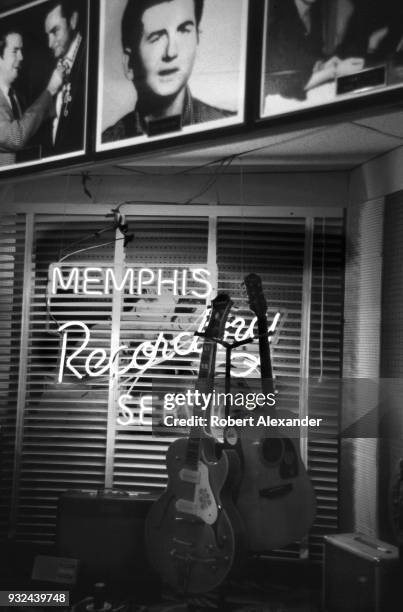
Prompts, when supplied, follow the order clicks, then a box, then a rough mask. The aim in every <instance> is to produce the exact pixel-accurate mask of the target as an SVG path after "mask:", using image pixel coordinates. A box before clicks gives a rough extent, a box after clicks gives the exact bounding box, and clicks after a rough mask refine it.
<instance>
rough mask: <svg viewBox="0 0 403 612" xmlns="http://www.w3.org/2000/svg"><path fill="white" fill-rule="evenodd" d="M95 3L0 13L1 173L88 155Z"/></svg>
mask: <svg viewBox="0 0 403 612" xmlns="http://www.w3.org/2000/svg"><path fill="white" fill-rule="evenodd" d="M89 10H90V9H89V1H88V0H60V2H53V0H34V1H31V2H25V3H20V4H19V6H18V7H17V8H13V9H9V10H7V11H2V12H1V13H0V51H2V53H0V173H1V172H2V171H6V170H17V169H18V170H19V169H20V168H21V169H22V168H25V169H27V168H28V169H31V168H32V167H35V166H39V167H42V165H43V164H48V163H51V162H61V163H62V164H63V163H64V161H65V160H69V159H70V158H76V157H78V156H81V155H84V154H85V153H86V145H87V143H86V140H87V116H88V112H87V106H88V101H87V97H88V96H87V90H88V87H87V81H88V33H89Z"/></svg>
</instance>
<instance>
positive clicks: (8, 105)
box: [0, 26, 64, 166]
mask: <svg viewBox="0 0 403 612" xmlns="http://www.w3.org/2000/svg"><path fill="white" fill-rule="evenodd" d="M22 62H23V38H22V35H21V33H20V32H18V31H15V29H13V28H12V27H11V26H9V27H3V29H2V30H1V31H0V165H1V166H6V165H10V164H14V163H15V162H16V161H18V159H16V154H17V152H18V151H21V150H22V149H24V148H25V146H26V145H27V143H28V141H29V140H30V139H31V137H32V136H33V135H34V134H35V133H36V131H37V130H38V128H39V127H40V125H41V124H42V122H43V121H44V120H45V119H47V118H48V117H50V116H52V114H53V110H54V96H56V95H57V93H58V91H59V90H60V89H61V87H62V84H63V78H64V67H63V66H58V67H57V68H56V69H55V70H54V71H53V73H52V75H51V77H50V80H49V82H48V85H47V87H46V88H45V90H44V91H43V92H42V93H41V94H40V96H39V97H38V98H37V99H36V100H35V101H34V102H33V103H32V104H31V105H30V106H29V107H28V108H27V109H26V110H25V111H24V110H23V107H22V103H21V100H20V98H19V97H18V94H17V92H16V90H15V89H14V84H15V81H16V80H17V77H18V76H19V74H20V71H21V67H22Z"/></svg>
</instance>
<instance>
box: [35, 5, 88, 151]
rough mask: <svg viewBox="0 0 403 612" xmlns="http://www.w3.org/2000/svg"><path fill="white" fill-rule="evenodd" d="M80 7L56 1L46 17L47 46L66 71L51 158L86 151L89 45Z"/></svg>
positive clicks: (50, 140)
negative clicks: (81, 26) (86, 78)
mask: <svg viewBox="0 0 403 612" xmlns="http://www.w3.org/2000/svg"><path fill="white" fill-rule="evenodd" d="M78 6H79V2H78V1H77V0H54V1H53V2H50V4H49V7H47V11H46V16H45V24H44V26H45V32H46V35H47V39H48V46H49V48H50V50H51V52H52V54H53V57H54V59H55V60H56V62H57V64H58V65H63V66H64V69H65V82H64V84H63V87H62V89H61V90H60V91H59V93H58V95H57V96H56V116H55V118H54V119H53V121H52V122H51V124H50V125H49V126H48V133H47V141H48V142H47V144H48V154H49V155H60V154H63V153H69V152H73V151H81V150H82V149H83V148H84V129H85V114H86V108H85V63H86V62H85V59H86V44H85V40H84V37H83V34H82V32H81V30H80V13H79V9H78Z"/></svg>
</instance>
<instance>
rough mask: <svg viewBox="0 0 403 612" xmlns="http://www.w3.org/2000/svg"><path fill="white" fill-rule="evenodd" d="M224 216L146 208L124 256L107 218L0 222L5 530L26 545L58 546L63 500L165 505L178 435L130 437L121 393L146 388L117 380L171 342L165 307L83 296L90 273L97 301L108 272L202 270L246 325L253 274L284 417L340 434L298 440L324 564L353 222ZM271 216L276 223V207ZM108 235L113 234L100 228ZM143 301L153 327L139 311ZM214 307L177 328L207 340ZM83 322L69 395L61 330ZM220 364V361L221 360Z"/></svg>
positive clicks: (162, 371) (192, 301) (179, 371)
mask: <svg viewBox="0 0 403 612" xmlns="http://www.w3.org/2000/svg"><path fill="white" fill-rule="evenodd" d="M222 210H223V213H222V215H221V216H217V215H216V213H217V211H216V210H214V214H212V213H211V214H209V213H208V212H206V214H205V215H204V216H199V217H184V216H175V211H174V210H173V209H172V208H170V209H169V213H170V215H168V214H165V216H162V214H157V213H155V214H151V213H150V211H144V215H143V216H140V215H138V214H137V215H136V214H134V213H135V211H134V209H130V211H129V213H130V214H127V216H126V222H127V223H128V225H129V228H130V232H132V233H133V234H134V240H132V241H131V242H128V243H127V245H126V248H124V247H123V240H122V238H123V236H122V235H121V234H120V233H119V231H117V232H116V235H115V232H114V230H113V228H112V226H111V224H110V222H109V220H108V219H105V217H104V216H103V215H102V214H98V213H96V214H90V213H86V214H81V215H73V214H71V215H70V214H65V215H63V216H61V215H57V214H52V215H49V214H41V213H30V214H27V215H18V216H16V215H15V216H10V217H6V218H4V219H3V220H2V233H1V236H0V270H1V274H2V275H3V278H4V279H5V281H6V282H5V284H4V283H3V284H2V288H1V300H2V303H3V305H4V309H3V311H4V312H3V314H2V318H1V319H0V325H1V327H0V331H1V334H2V337H3V338H4V342H2V345H1V347H0V350H1V354H0V358H1V371H0V372H1V378H0V384H1V389H2V391H4V394H3V395H5V396H6V401H2V403H1V404H0V419H1V424H2V433H3V442H2V445H3V453H2V454H3V469H2V477H1V482H0V487H1V492H2V493H3V495H2V499H3V501H2V502H1V503H2V505H1V506H0V528H1V529H2V530H3V532H5V531H6V530H7V529H8V528H9V526H10V525H11V527H12V528H14V529H15V532H16V535H17V538H18V539H20V540H23V541H30V542H52V541H54V538H55V523H56V504H57V499H58V496H59V494H60V493H61V492H63V491H65V490H68V489H100V488H103V487H105V486H107V487H114V488H117V489H122V490H127V491H129V492H130V491H139V490H142V491H151V492H153V493H155V494H157V493H158V492H159V491H160V490H161V489H162V488H163V487H164V486H165V483H166V473H165V465H164V460H165V452H166V449H167V446H168V444H169V441H170V439H172V438H170V439H167V440H163V442H162V441H161V440H160V439H156V438H153V437H152V436H151V433H150V431H149V430H147V428H144V427H137V426H130V427H125V426H124V425H120V424H119V423H118V422H117V416H118V415H119V411H118V399H119V397H120V395H121V394H122V393H123V394H124V393H127V392H128V391H130V390H131V389H132V384H133V380H134V379H136V376H135V374H136V372H134V371H133V370H130V369H129V371H127V372H125V373H123V374H122V373H121V371H122V370H124V368H125V365H128V363H129V360H130V359H131V356H130V353H131V352H133V347H138V346H139V343H141V342H145V341H152V340H153V339H155V338H156V337H157V336H158V334H159V333H163V334H165V338H166V339H167V341H168V342H169V340H170V338H172V337H173V336H172V334H173V330H172V323H171V318H169V317H167V310H166V303H165V302H164V300H156V299H155V295H153V293H152V290H151V289H150V290H147V287H145V290H144V291H143V292H142V293H141V294H137V295H133V293H131V292H130V291H129V290H128V287H127V286H126V285H125V289H124V291H116V289H115V290H114V289H113V282H112V284H111V291H109V292H107V293H105V292H100V293H97V292H94V291H93V292H87V294H86V295H83V292H82V287H83V282H84V279H85V276H84V270H85V269H86V268H88V267H91V268H92V269H95V270H93V271H92V272H91V276H90V278H91V279H92V284H91V285H87V287H89V286H90V287H91V289H93V290H96V288H97V287H98V285H97V283H98V280H99V279H100V278H103V279H105V274H106V270H113V274H114V275H115V277H114V278H115V280H116V279H117V280H116V283H117V285H119V282H123V280H124V279H125V278H126V279H127V278H128V277H125V274H126V272H127V270H129V269H133V270H135V271H136V270H139V269H140V268H147V269H151V270H156V269H165V270H169V269H174V268H175V269H176V268H177V269H180V270H183V269H185V268H189V269H191V268H192V267H193V268H194V267H206V268H207V269H208V270H209V271H210V272H211V278H210V280H211V284H212V286H213V288H218V290H219V291H225V292H228V293H229V294H230V297H231V299H232V300H233V302H234V310H233V316H240V317H243V318H244V319H245V322H246V324H248V323H250V321H251V320H252V318H253V316H254V315H253V313H252V312H251V311H250V309H249V307H248V299H247V296H246V295H245V292H244V290H243V288H242V280H243V278H244V276H245V275H246V274H247V273H249V272H255V273H257V274H259V275H260V276H261V278H262V282H263V288H264V292H265V296H266V300H267V302H268V318H269V320H270V319H271V318H272V317H273V316H274V314H275V313H276V311H280V312H281V313H282V317H281V324H280V331H279V332H278V334H277V336H276V338H275V340H274V342H273V343H272V360H273V366H274V374H275V377H276V384H277V388H278V391H279V396H280V397H282V401H283V402H284V403H283V407H286V408H287V409H290V410H293V411H294V412H300V413H302V412H303V413H305V412H306V413H308V412H309V415H311V414H312V415H314V416H323V418H326V420H327V425H328V428H329V433H330V434H331V435H330V436H329V437H326V439H321V438H320V437H319V438H318V439H315V437H310V438H309V439H308V440H307V439H306V438H305V439H304V438H303V442H302V447H301V448H302V454H303V456H304V458H305V461H306V463H307V465H308V467H309V470H310V475H311V478H312V480H313V483H314V486H315V490H316V495H317V502H318V509H317V518H316V521H315V525H314V527H313V529H312V531H311V535H310V540H309V553H310V554H311V556H312V557H313V558H318V557H319V556H320V555H321V537H322V535H323V534H324V533H329V532H332V531H335V530H336V529H337V509H338V508H337V500H338V446H337V438H336V436H335V434H336V433H337V430H338V417H339V414H338V410H339V405H338V402H337V391H336V390H335V389H334V388H333V386H332V384H331V383H329V382H328V377H337V376H339V373H340V368H341V326H342V296H343V276H344V262H343V250H344V245H343V223H342V218H341V217H340V216H339V211H336V213H335V214H334V216H333V217H327V218H322V217H318V218H317V219H312V218H306V217H304V216H301V217H298V218H297V217H290V218H282V217H278V216H277V217H269V216H267V217H265V218H261V216H259V217H253V216H251V217H250V218H244V217H242V218H241V217H237V216H236V213H237V211H236V208H235V207H234V208H232V207H231V209H230V208H229V207H222ZM220 212H221V209H219V213H220ZM262 212H264V213H265V214H266V215H270V208H267V209H264V211H263V210H262ZM230 214H231V215H233V216H229V215H230ZM108 224H109V228H108V231H103V230H105V229H106V228H107V227H108ZM52 264H58V265H59V267H60V268H61V269H63V273H65V274H64V276H63V278H64V280H66V279H68V278H69V275H70V273H71V272H72V270H74V269H76V270H77V272H76V274H77V275H78V276H77V279H78V280H77V282H78V288H79V290H78V291H77V292H75V288H74V282H73V281H72V282H71V283H70V284H69V283H68V282H67V281H66V286H65V287H64V288H63V287H61V286H59V287H58V290H57V292H55V293H53V291H52V286H51V283H50V280H51V278H50V276H49V275H50V271H51V268H50V266H51V265H52ZM135 273H136V272H135ZM108 274H109V273H108ZM71 278H72V279H73V280H74V277H71ZM110 278H111V277H110ZM170 278H171V277H170ZM97 279H98V280H97ZM119 279H120V280H119ZM189 282H190V285H188V288H189V287H191V282H192V281H191V280H190V281H189ZM140 300H143V301H144V302H145V306H147V315H140V314H139V308H138V307H139V301H140ZM205 302H206V300H205V299H204V298H203V297H200V296H197V295H196V296H195V295H193V296H192V295H190V294H189V292H188V293H187V294H185V295H182V296H181V297H180V298H179V299H178V300H177V301H176V304H175V319H177V318H178V319H180V325H181V326H182V327H181V329H188V330H191V331H192V332H193V331H194V330H195V329H196V327H197V322H198V321H199V319H200V313H201V312H203V311H204V309H205ZM150 305H153V307H151V308H150V307H149V306H150ZM72 321H80V322H81V323H82V324H85V325H86V327H87V329H88V331H89V334H90V341H89V344H88V346H87V347H85V348H83V349H82V350H81V351H80V353H79V354H78V355H77V357H76V359H75V362H74V364H75V368H76V372H77V373H78V374H79V376H82V378H80V377H79V376H77V375H76V374H74V372H73V371H71V369H69V368H68V367H66V368H65V370H64V373H63V381H62V382H60V381H59V380H58V377H59V374H60V364H61V350H62V343H61V337H60V334H59V333H58V332H57V330H58V327H59V326H60V325H63V324H66V323H69V322H72ZM199 322H200V321H199ZM229 337H230V338H231V334H229ZM83 338H84V328H83V327H79V326H75V327H74V326H72V327H71V328H70V333H69V336H68V342H67V345H66V347H67V350H70V351H71V348H72V347H77V346H81V345H82V344H83ZM69 343H70V344H69ZM123 344H125V345H127V347H128V349H127V350H121V351H120V352H119V353H118V355H117V357H116V358H115V359H112V360H111V361H110V368H109V369H107V370H105V372H104V375H102V376H97V377H89V376H88V375H87V374H86V373H85V363H86V359H87V358H88V355H89V352H90V350H93V349H94V348H96V349H103V350H104V351H105V352H106V354H107V355H110V354H111V351H113V349H117V348H118V347H119V346H121V345H123ZM237 350H239V351H241V352H242V350H243V349H237ZM248 352H249V354H252V355H255V356H256V357H257V355H258V347H257V343H254V344H253V345H248ZM70 354H71V353H70ZM99 355H100V353H99ZM223 360H224V353H223V351H222V350H220V351H219V354H218V361H219V362H220V361H221V362H222V361H223ZM92 364H93V365H94V364H95V362H94V361H92ZM65 365H66V364H65ZM94 367H95V365H94ZM140 369H141V368H140ZM197 370H198V354H194V353H189V354H187V355H185V356H183V355H182V356H180V357H178V356H175V357H173V358H171V359H169V360H165V361H162V362H161V363H157V364H155V366H154V368H153V369H147V370H146V371H144V372H140V374H141V376H140V377H139V379H138V381H137V387H136V391H138V392H139V393H140V392H141V391H146V390H147V389H149V388H150V384H151V379H154V380H156V379H159V378H160V379H161V380H162V381H164V380H167V379H172V380H176V381H177V380H178V378H181V380H186V382H187V384H189V385H190V386H193V384H194V382H192V381H194V380H195V377H196V374H197ZM18 373H19V378H18ZM137 374H138V372H137ZM308 376H311V377H314V380H315V381H316V383H317V384H315V385H311V386H309V387H308V388H307V389H305V386H304V385H302V386H303V387H304V389H305V390H304V389H303V390H302V391H301V380H303V379H304V378H306V379H307V378H308ZM18 380H19V381H20V382H19V383H18ZM324 396H325V400H323V398H324ZM9 514H10V516H11V522H10V523H9V522H8V515H9ZM301 550H302V549H301V548H300V547H298V546H294V547H290V549H289V550H287V551H281V553H279V554H282V555H283V556H284V555H287V556H295V555H299V554H301ZM306 550H307V549H306V547H305V551H306Z"/></svg>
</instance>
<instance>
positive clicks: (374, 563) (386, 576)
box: [323, 533, 403, 612]
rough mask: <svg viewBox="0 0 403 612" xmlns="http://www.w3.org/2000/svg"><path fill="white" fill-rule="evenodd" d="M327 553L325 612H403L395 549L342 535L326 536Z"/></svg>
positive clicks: (324, 578)
mask: <svg viewBox="0 0 403 612" xmlns="http://www.w3.org/2000/svg"><path fill="white" fill-rule="evenodd" d="M324 552H325V556H324V570H323V571H324V576H323V610H324V612H395V611H396V612H398V611H399V610H402V607H403V605H402V600H401V594H400V593H399V572H400V571H401V570H400V565H399V554H398V550H397V548H396V546H392V545H390V544H387V543H385V542H381V541H380V540H376V539H372V538H369V537H367V536H364V535H361V534H359V533H343V534H337V535H332V536H325V549H324ZM400 580H401V577H400Z"/></svg>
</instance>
